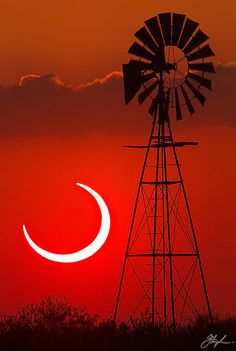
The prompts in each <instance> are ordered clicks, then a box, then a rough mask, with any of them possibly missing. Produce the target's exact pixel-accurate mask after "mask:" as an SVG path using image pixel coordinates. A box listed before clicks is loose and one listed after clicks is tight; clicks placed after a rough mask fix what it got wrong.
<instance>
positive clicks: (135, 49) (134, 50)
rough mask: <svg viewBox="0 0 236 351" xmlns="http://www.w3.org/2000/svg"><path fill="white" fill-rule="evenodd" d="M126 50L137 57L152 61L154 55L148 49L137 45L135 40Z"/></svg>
mask: <svg viewBox="0 0 236 351" xmlns="http://www.w3.org/2000/svg"><path fill="white" fill-rule="evenodd" d="M128 52H129V53H130V54H133V55H136V56H138V57H142V58H144V59H147V60H150V61H152V60H153V59H154V57H155V56H154V55H153V54H152V53H151V52H150V51H148V50H146V49H145V48H144V47H142V46H141V45H139V44H138V43H137V42H136V41H135V42H134V43H133V44H132V45H131V47H130V48H129V51H128Z"/></svg>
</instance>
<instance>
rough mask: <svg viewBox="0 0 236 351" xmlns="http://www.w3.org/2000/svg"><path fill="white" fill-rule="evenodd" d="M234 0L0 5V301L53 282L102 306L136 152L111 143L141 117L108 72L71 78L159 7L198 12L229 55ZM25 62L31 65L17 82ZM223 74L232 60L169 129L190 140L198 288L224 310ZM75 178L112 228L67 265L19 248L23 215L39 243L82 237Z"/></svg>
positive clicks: (107, 55) (119, 246) (27, 295)
mask: <svg viewBox="0 0 236 351" xmlns="http://www.w3.org/2000/svg"><path fill="white" fill-rule="evenodd" d="M235 6H236V5H235V3H234V1H232V0H231V1H228V2H227V7H226V6H223V5H222V6H219V5H218V4H216V2H213V1H204V2H203V1H202V2H199V1H196V0H193V1H187V0H186V1H177V0H176V1H168V0H167V1H162V2H160V1H145V2H144V1H143V2H142V3H141V2H140V1H133V0H132V1H117V2H115V1H99V2H97V1H89V2H84V1H83V2H82V1H77V0H75V1H60V2H59V1H50V0H49V1H25V0H22V1H20V2H19V1H16V0H15V1H6V2H4V3H3V4H1V11H0V42H1V55H0V62H1V67H2V69H1V71H0V84H2V85H4V86H5V85H8V87H0V159H1V172H0V177H1V182H0V194H1V196H0V198H1V200H0V212H1V214H2V219H1V223H0V232H1V233H2V234H1V236H0V260H1V263H0V264H1V274H2V281H3V282H4V289H2V291H1V296H0V301H1V305H0V310H1V309H2V308H6V307H7V308H12V307H15V306H16V305H20V304H22V303H25V302H31V301H37V300H39V299H41V298H43V297H44V296H45V294H47V293H52V292H59V293H60V294H62V295H66V296H68V297H69V298H71V299H72V301H73V302H78V301H79V302H80V303H81V304H82V305H83V306H85V307H86V308H87V309H88V310H89V311H91V312H98V313H100V314H102V315H105V316H111V314H112V313H113V308H114V301H115V296H116V292H117V287H118V279H119V276H120V272H121V265H122V261H123V255H124V249H125V243H126V239H127V235H128V230H129V224H130V218H131V214H132V208H133V201H134V197H135V193H136V189H137V182H138V178H139V174H140V170H141V166H142V162H143V153H142V151H140V152H139V151H136V150H135V151H134V150H127V149H124V148H123V145H125V144H132V143H135V144H136V143H142V142H145V141H146V140H147V138H148V133H149V126H150V121H151V119H150V116H147V114H146V108H145V107H142V108H140V107H139V106H138V104H137V101H134V102H132V103H131V104H130V105H129V106H127V107H125V106H124V101H123V84H122V79H121V77H120V76H119V75H117V74H112V75H110V76H108V77H106V78H105V79H104V80H103V82H102V84H100V83H99V82H96V84H93V85H92V86H91V85H88V86H87V87H83V88H82V89H81V87H80V91H74V90H73V89H71V86H69V85H70V84H71V85H73V86H78V85H79V84H80V83H81V82H85V83H88V82H90V81H93V79H94V78H98V77H104V76H105V75H106V74H109V73H111V72H112V71H114V70H116V71H117V70H120V69H121V65H122V63H125V62H126V61H127V59H128V55H127V51H128V48H129V46H130V44H131V43H132V41H133V34H134V32H136V31H137V29H139V28H140V27H141V26H142V25H143V21H144V20H145V19H146V18H149V17H152V16H154V15H155V14H157V13H159V12H163V11H176V12H183V13H185V14H187V15H188V16H189V17H190V18H192V19H194V20H197V21H199V23H200V27H201V29H203V31H205V32H206V33H207V34H208V35H209V36H210V39H211V46H212V48H213V50H214V51H215V52H216V54H217V56H216V60H217V61H221V62H223V63H229V62H231V63H232V62H236V46H235V33H236V28H235V27H236V24H235V20H234V14H235V11H234V10H233V9H234V8H235ZM29 73H33V74H35V75H39V77H38V78H37V77H35V79H32V80H31V81H30V80H27V79H26V80H25V84H23V85H22V86H21V87H19V86H17V85H16V83H17V81H19V79H20V77H22V76H23V75H25V74H29ZM49 73H54V74H55V75H56V76H53V75H49V76H47V74H49ZM42 75H43V76H44V75H46V76H44V77H41V78H40V76H42ZM57 76H58V77H57ZM235 80H236V67H235V65H228V66H227V65H221V66H218V69H217V74H216V75H215V76H214V77H213V92H212V93H209V94H207V102H206V107H204V108H202V107H200V106H196V107H197V108H196V110H197V113H196V115H195V116H194V117H192V118H190V117H189V116H187V117H186V118H185V119H184V120H183V121H181V122H180V124H179V123H176V122H174V123H173V128H174V134H175V136H176V139H177V140H183V139H184V140H197V141H200V145H199V146H198V147H196V148H194V150H193V149H191V148H186V150H180V157H181V162H182V163H183V166H182V169H183V174H184V176H185V181H186V187H187V190H188V194H189V200H190V205H191V208H192V210H193V217H194V222H195V225H196V232H197V238H198V240H199V246H200V250H202V257H203V263H204V268H205V272H206V276H207V282H208V284H209V295H210V298H211V301H212V305H213V308H214V310H215V311H220V312H221V313H230V312H233V311H235V310H236V309H235V298H234V296H235V295H236V290H235V289H236V285H235V284H233V283H232V280H233V279H232V275H233V269H232V267H234V265H235V259H234V254H235V253H234V251H235V250H234V248H235V244H236V242H235V214H234V208H235V198H236V195H235V187H234V186H233V185H232V180H234V179H235V177H236V168H235V164H234V159H235V127H236V124H235V107H234V101H235V99H236V97H235V89H234V88H235ZM58 82H61V83H60V84H58ZM64 83H65V85H63V84H64ZM196 105H197V104H196ZM77 181H78V182H81V183H83V182H84V183H85V184H87V185H90V186H93V187H94V189H95V190H97V191H98V192H99V193H101V195H102V196H103V197H104V199H105V201H106V202H107V204H108V206H109V209H110V212H111V219H112V226H111V233H110V236H109V238H108V241H107V243H106V244H105V245H104V247H103V248H102V249H101V250H100V251H99V252H98V253H97V254H96V255H94V257H92V258H91V259H90V260H87V261H85V262H82V263H80V264H76V265H69V266H64V265H57V264H55V263H51V262H47V261H46V260H44V259H42V258H40V257H38V256H37V255H36V254H35V253H34V252H32V250H31V249H30V248H29V246H28V244H27V243H26V242H25V239H24V237H23V233H22V231H21V225H22V223H24V222H25V223H26V224H28V227H29V230H30V233H32V236H33V235H34V238H35V240H38V244H40V245H42V246H45V247H47V248H48V249H49V250H50V249H52V248H54V249H58V250H59V251H62V249H61V248H63V250H65V251H67V250H72V249H74V248H75V249H78V246H79V247H80V246H81V247H82V246H83V245H85V244H86V243H87V242H89V241H90V240H91V237H92V234H91V232H92V231H96V229H97V226H98V221H99V218H98V213H97V208H96V205H95V204H93V202H90V200H89V199H88V198H87V197H86V195H85V194H83V193H82V192H81V191H79V190H78V189H77V188H76V187H75V185H74V183H75V182H77ZM85 205H86V206H88V207H89V209H90V210H91V212H90V213H87V212H86V211H85ZM90 217H93V221H90ZM81 219H82V220H81ZM88 223H89V225H88ZM75 228H76V229H75ZM68 238H70V240H68ZM219 275H220V277H219ZM226 291H230V292H231V293H230V294H229V295H228V294H227V295H226V293H225V292H226ZM94 292H96V298H94Z"/></svg>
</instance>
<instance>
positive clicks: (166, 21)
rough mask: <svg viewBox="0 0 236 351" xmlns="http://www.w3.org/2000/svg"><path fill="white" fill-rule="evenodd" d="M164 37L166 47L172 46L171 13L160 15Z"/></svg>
mask: <svg viewBox="0 0 236 351" xmlns="http://www.w3.org/2000/svg"><path fill="white" fill-rule="evenodd" d="M158 17H159V21H160V25H161V29H162V33H163V37H164V40H165V44H166V45H171V13H170V12H167V13H161V14H159V15H158Z"/></svg>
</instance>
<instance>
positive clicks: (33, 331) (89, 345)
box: [0, 297, 236, 351]
mask: <svg viewBox="0 0 236 351" xmlns="http://www.w3.org/2000/svg"><path fill="white" fill-rule="evenodd" d="M210 334H213V335H216V334H217V340H218V341H219V340H221V339H222V338H223V337H224V335H227V337H226V338H225V339H224V341H230V342H232V341H235V344H234V343H231V344H227V345H223V344H218V345H216V343H214V342H213V343H211V344H209V345H208V346H207V345H206V344H205V345H202V346H206V347H205V348H204V349H203V350H216V351H223V350H229V351H230V350H236V318H235V317H225V318H221V319H220V318H214V322H213V324H210V323H209V321H208V319H207V318H206V317H204V316H199V318H198V319H197V320H196V321H195V322H194V323H192V324H189V325H187V326H184V327H179V328H177V330H176V332H175V333H173V331H172V329H171V328H168V330H166V331H165V332H164V331H163V329H162V328H161V326H155V327H152V326H151V325H150V323H149V322H148V321H147V320H145V318H143V319H139V320H135V321H134V322H133V323H132V325H131V324H129V325H127V324H125V323H119V324H118V323H117V324H114V323H113V322H112V321H110V320H101V319H99V318H98V316H91V315H89V314H88V313H87V312H85V311H84V310H82V309H81V308H80V307H74V306H70V305H69V304H68V302H67V300H66V299H64V298H58V297H49V298H47V299H45V300H43V301H42V302H40V303H39V304H31V305H26V306H24V307H23V308H21V309H19V310H18V312H17V313H16V314H15V315H13V316H9V315H2V316H1V319H0V350H1V351H11V350H12V351H13V350H14V351H18V350H19V351H39V350H40V351H65V350H66V351H74V350H76V351H78V350H82V351H90V350H91V351H126V350H129V351H132V350H136V351H141V350H142V351H146V350H161V351H166V350H167V351H172V350H173V351H195V350H201V347H200V345H201V343H202V342H203V341H204V340H206V339H207V337H208V336H209V335H210Z"/></svg>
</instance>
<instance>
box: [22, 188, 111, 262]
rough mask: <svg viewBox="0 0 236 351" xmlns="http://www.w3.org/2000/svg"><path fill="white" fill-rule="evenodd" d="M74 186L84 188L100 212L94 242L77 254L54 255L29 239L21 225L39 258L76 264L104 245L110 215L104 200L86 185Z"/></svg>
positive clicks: (25, 233) (108, 228)
mask: <svg viewBox="0 0 236 351" xmlns="http://www.w3.org/2000/svg"><path fill="white" fill-rule="evenodd" d="M76 185H78V186H80V187H81V188H84V189H85V190H87V191H88V192H89V193H90V194H91V195H92V196H93V197H94V198H95V200H96V201H97V203H98V206H99V208H100V211H101V216H102V220H101V227H100V230H99V232H98V235H97V236H96V238H95V239H94V241H93V242H92V243H91V244H89V245H88V246H86V247H85V248H84V249H82V250H79V251H77V252H73V253H70V254H56V253H53V252H49V251H46V250H44V249H42V248H41V247H39V246H38V245H36V244H35V243H34V242H33V240H32V239H31V238H30V237H29V235H28V233H27V230H26V227H25V225H23V232H24V235H25V238H26V240H27V241H28V243H29V245H30V246H31V247H32V249H33V250H34V251H36V252H37V253H38V254H39V255H40V256H42V257H44V258H46V259H48V260H50V261H55V262H61V263H72V262H78V261H82V260H85V259H86V258H88V257H90V256H92V255H93V254H95V252H97V251H98V250H99V249H100V248H101V247H102V245H103V244H104V243H105V241H106V239H107V237H108V234H109V231H110V214H109V211H108V208H107V205H106V204H105V202H104V200H103V199H102V198H101V196H100V195H99V194H98V193H96V191H94V190H93V189H91V188H90V187H88V186H87V185H84V184H80V183H76Z"/></svg>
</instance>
